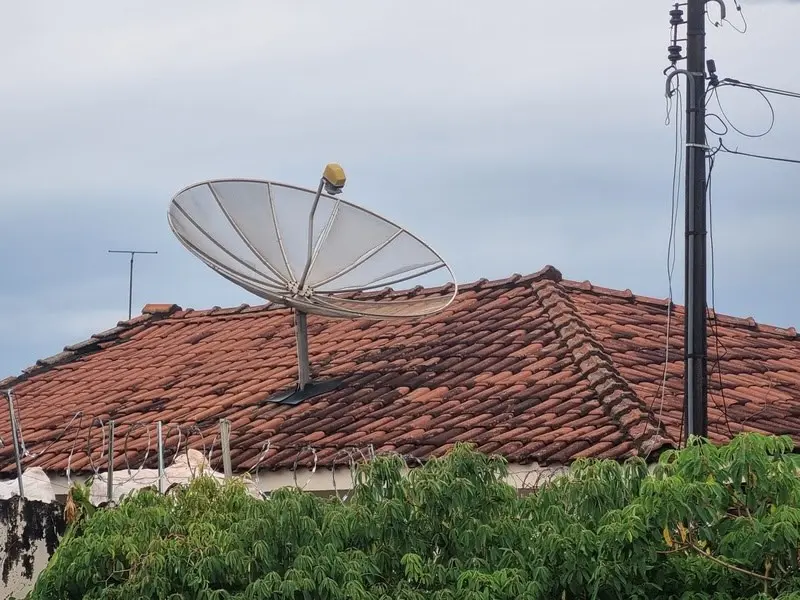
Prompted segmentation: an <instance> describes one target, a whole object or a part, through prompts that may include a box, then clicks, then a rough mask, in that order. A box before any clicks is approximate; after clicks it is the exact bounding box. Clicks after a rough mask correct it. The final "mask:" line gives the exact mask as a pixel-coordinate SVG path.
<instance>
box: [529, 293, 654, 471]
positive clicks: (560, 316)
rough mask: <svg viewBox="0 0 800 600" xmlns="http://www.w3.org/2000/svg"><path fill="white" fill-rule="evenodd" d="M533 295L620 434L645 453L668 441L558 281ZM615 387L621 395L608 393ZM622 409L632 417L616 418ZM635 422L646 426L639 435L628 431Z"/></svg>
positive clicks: (614, 389) (632, 427) (647, 453)
mask: <svg viewBox="0 0 800 600" xmlns="http://www.w3.org/2000/svg"><path fill="white" fill-rule="evenodd" d="M537 294H538V295H539V298H540V301H541V302H542V306H544V308H545V310H546V311H547V314H548V315H549V316H550V319H551V321H552V323H553V325H554V328H555V330H556V333H557V334H558V336H559V337H560V338H561V341H562V342H563V343H564V344H565V345H566V346H567V348H569V350H570V352H571V354H572V357H573V359H574V361H575V365H576V366H577V367H578V369H579V370H580V371H581V373H582V374H583V375H584V376H585V377H586V379H587V381H588V382H589V384H590V386H591V387H592V388H593V389H594V390H595V392H596V394H597V397H598V400H599V401H600V405H601V406H602V408H603V411H604V412H605V413H606V414H607V415H608V416H609V417H611V418H612V419H613V420H614V422H615V423H616V424H617V426H618V427H619V428H620V430H621V431H622V433H624V434H625V435H626V436H627V437H628V438H629V439H631V440H632V441H633V442H634V445H635V446H636V447H637V448H638V449H639V451H640V452H641V453H643V454H645V455H649V454H650V453H651V452H653V451H655V450H658V449H660V448H661V447H663V446H664V445H666V444H668V443H669V440H668V439H667V438H666V437H665V436H664V435H663V428H662V426H661V425H660V424H659V423H657V422H655V421H654V419H653V415H652V413H651V411H650V410H649V408H648V407H647V405H646V404H645V403H644V402H642V400H641V399H640V398H639V396H638V395H637V394H636V393H635V392H634V390H633V389H632V388H631V387H630V385H629V384H628V382H627V381H626V380H625V379H624V378H623V377H622V376H621V375H620V374H619V372H618V371H617V369H616V368H615V367H614V363H613V362H612V360H611V358H610V357H609V356H608V355H607V354H606V352H605V350H604V349H603V346H602V345H601V344H600V343H599V342H598V341H597V340H596V339H595V338H594V336H593V335H592V333H591V331H590V329H589V327H588V326H587V325H586V323H585V322H584V321H583V319H582V317H581V316H580V314H579V313H578V311H577V309H576V308H575V306H574V304H573V303H572V300H571V299H570V297H569V294H568V293H567V292H566V291H565V290H564V289H562V287H561V283H560V282H554V283H548V284H547V285H543V286H541V287H539V289H538V290H537ZM625 297H628V296H627V295H626V296H625ZM616 390H620V391H621V392H622V394H623V396H622V397H620V396H619V395H617V396H616V398H613V396H614V395H613V394H612V397H609V396H608V394H609V392H611V391H616ZM612 398H613V399H612ZM623 411H624V412H625V413H626V414H628V413H630V414H632V415H633V418H629V419H626V420H625V422H623V420H622V419H621V418H620V414H621V413H622V412H623ZM639 423H644V424H645V425H646V426H645V430H644V433H643V435H636V434H635V433H634V431H632V430H633V429H634V427H635V426H636V425H637V424H639Z"/></svg>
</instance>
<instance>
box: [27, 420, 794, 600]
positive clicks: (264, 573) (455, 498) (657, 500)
mask: <svg viewBox="0 0 800 600" xmlns="http://www.w3.org/2000/svg"><path fill="white" fill-rule="evenodd" d="M792 449H793V444H792V442H791V440H789V439H788V438H774V437H765V436H758V435H751V434H748V435H742V436H739V437H737V438H736V439H734V440H733V442H732V443H730V444H728V445H726V446H720V447H717V446H713V445H710V444H707V443H703V442H700V441H694V442H693V443H692V444H690V446H689V447H688V448H685V449H683V450H681V451H675V452H672V451H671V452H666V453H665V454H663V455H662V456H661V457H660V460H659V463H658V464H657V465H656V466H655V467H654V468H652V469H648V467H647V465H645V464H644V462H643V461H641V460H631V461H629V462H627V463H625V464H619V463H616V462H612V461H579V462H578V463H577V464H575V465H573V466H572V468H571V469H570V471H569V472H568V473H567V474H565V475H564V476H562V477H559V478H558V479H556V480H554V481H553V482H552V483H550V484H549V485H546V486H544V487H543V488H541V489H539V490H538V491H536V492H534V493H531V494H529V495H526V496H519V495H518V494H517V493H516V491H515V490H514V489H513V488H512V487H510V486H508V485H507V484H506V483H505V479H504V478H505V475H506V465H505V463H504V461H503V460H502V459H500V458H497V457H488V456H484V455H482V454H479V453H476V452H474V451H472V450H471V449H470V448H468V447H466V446H458V447H456V448H455V449H454V450H453V451H452V452H450V454H448V455H447V456H446V457H444V458H442V459H437V460H431V461H430V462H428V463H427V464H425V466H423V467H419V468H416V469H414V470H412V472H411V473H410V474H409V475H408V476H403V474H402V472H403V467H404V463H403V461H402V459H400V458H398V457H391V456H390V457H381V458H378V459H376V460H374V461H372V462H370V463H368V464H365V465H363V466H361V467H360V469H359V471H358V474H357V481H356V487H355V489H354V492H353V494H352V496H351V498H350V499H349V500H348V501H347V502H345V503H342V502H340V501H339V500H338V499H336V498H331V499H324V498H320V497H317V496H314V495H312V494H307V493H303V492H300V491H296V490H292V489H284V490H280V491H277V492H275V493H274V494H273V495H272V496H271V497H270V498H269V499H267V500H261V499H256V498H253V497H251V496H250V495H249V494H248V493H247V492H246V490H245V488H244V486H243V485H242V484H240V483H236V482H234V483H229V484H226V485H220V484H219V483H217V482H215V481H214V480H211V479H207V478H201V479H198V480H197V481H195V482H194V483H192V484H191V485H190V486H188V487H183V488H178V489H175V490H173V491H171V492H170V493H168V494H167V495H159V494H157V493H156V492H154V491H152V490H143V491H140V492H138V493H136V494H134V495H132V496H131V497H129V498H128V499H126V500H125V501H123V502H122V503H121V504H120V506H118V507H116V508H112V509H103V510H97V511H95V512H94V513H93V514H91V515H89V514H86V516H85V517H84V518H82V519H79V520H77V521H76V522H75V523H73V524H72V525H71V527H70V530H69V531H68V532H67V534H66V536H65V538H64V540H63V541H62V544H61V546H60V547H59V549H58V550H57V552H56V554H55V555H54V556H53V558H52V560H51V562H50V564H49V565H48V567H47V569H46V570H45V571H44V572H43V573H42V574H41V576H40V577H39V579H38V581H37V583H36V586H35V589H34V591H33V592H32V594H31V598H32V599H35V600H50V599H56V598H58V599H72V598H74V599H79V598H85V599H100V598H107V599H119V600H129V599H130V600H133V599H137V600H138V599H141V598H159V599H164V598H201V599H224V598H237V599H260V598H274V599H304V600H306V599H308V600H310V599H314V600H317V599H320V600H339V599H345V598H347V599H353V600H373V599H374V600H379V599H380V600H456V599H458V600H506V599H507V600H517V599H534V598H537V599H538V598H542V599H551V598H552V599H565V598H586V599H590V598H592V599H595V598H596V599H606V598H615V599H616V598H620V599H621V598H625V599H628V598H635V599H636V598H641V599H645V598H646V599H648V600H657V599H662V598H663V599H668V598H683V599H686V600H689V599H701V598H708V599H719V600H723V599H733V598H768V597H771V598H781V599H783V600H789V599H797V600H800V575H798V550H799V549H800V480H798V478H797V476H796V464H795V457H794V455H793V454H792V453H791V451H792Z"/></svg>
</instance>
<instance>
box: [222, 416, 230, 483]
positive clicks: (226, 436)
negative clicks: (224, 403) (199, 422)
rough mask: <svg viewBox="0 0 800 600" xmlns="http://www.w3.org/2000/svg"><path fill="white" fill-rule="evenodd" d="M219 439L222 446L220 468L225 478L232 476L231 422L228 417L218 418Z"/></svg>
mask: <svg viewBox="0 0 800 600" xmlns="http://www.w3.org/2000/svg"><path fill="white" fill-rule="evenodd" d="M219 439H220V445H221V446H222V468H223V470H224V472H225V479H230V478H231V477H232V476H233V468H232V467H231V422H230V421H228V419H220V420H219Z"/></svg>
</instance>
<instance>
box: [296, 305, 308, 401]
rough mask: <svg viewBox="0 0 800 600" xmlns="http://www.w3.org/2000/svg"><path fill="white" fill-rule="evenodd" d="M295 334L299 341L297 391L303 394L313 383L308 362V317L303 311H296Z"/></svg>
mask: <svg viewBox="0 0 800 600" xmlns="http://www.w3.org/2000/svg"><path fill="white" fill-rule="evenodd" d="M294 332H295V338H296V340H297V389H299V390H300V391H301V392H302V391H303V390H304V389H305V388H306V386H307V385H308V384H309V383H310V382H311V368H310V366H309V362H308V315H306V313H304V312H303V311H302V310H296V309H295V311H294Z"/></svg>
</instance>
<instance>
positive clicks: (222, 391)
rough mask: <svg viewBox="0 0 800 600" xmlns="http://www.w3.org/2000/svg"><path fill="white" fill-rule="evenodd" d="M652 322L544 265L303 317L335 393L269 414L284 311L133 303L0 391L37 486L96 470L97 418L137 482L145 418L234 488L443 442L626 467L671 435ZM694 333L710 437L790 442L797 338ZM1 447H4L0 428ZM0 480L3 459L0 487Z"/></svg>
mask: <svg viewBox="0 0 800 600" xmlns="http://www.w3.org/2000/svg"><path fill="white" fill-rule="evenodd" d="M381 293H382V294H384V295H385V294H387V292H381ZM436 293H442V290H441V289H439V290H424V289H419V288H415V289H414V290H409V291H399V292H391V294H395V295H397V296H405V295H409V294H411V295H419V294H436ZM666 309H667V303H666V301H665V300H658V299H653V298H645V297H641V296H635V295H633V294H632V293H631V292H630V291H629V290H625V291H617V290H610V289H607V288H600V287H597V286H593V285H592V284H591V283H589V282H583V283H578V282H574V281H566V280H562V278H561V274H560V273H559V272H558V271H557V270H556V269H554V268H552V267H547V268H545V269H543V270H542V271H540V272H538V273H534V274H531V275H526V276H520V275H513V276H512V277H509V278H507V279H503V280H498V281H487V280H485V279H482V280H480V281H478V282H476V283H474V284H471V285H466V286H463V287H462V288H461V290H460V292H459V295H458V296H457V298H456V299H455V301H454V302H453V304H452V305H451V307H450V308H449V309H448V310H447V311H445V312H444V313H441V314H439V315H436V316H434V317H431V318H429V319H426V320H424V321H386V322H378V323H375V322H365V321H348V320H330V319H325V318H322V317H317V316H313V315H312V316H310V317H309V320H308V327H309V332H310V340H309V345H310V356H311V363H312V371H313V373H314V375H315V376H316V377H322V378H324V377H337V378H340V379H341V384H340V386H339V387H338V388H336V389H334V390H332V391H329V392H327V393H324V394H322V395H319V396H316V397H313V398H311V399H308V400H305V401H303V402H302V403H300V404H298V405H296V406H288V405H283V404H275V403H273V402H268V401H267V400H268V398H269V397H270V396H272V395H273V394H275V393H276V392H279V391H281V390H286V389H288V388H290V387H291V386H292V385H293V383H294V378H295V377H296V374H297V367H296V363H295V360H296V358H295V347H294V330H293V326H292V316H291V313H290V311H289V310H286V309H282V308H278V307H275V306H261V307H250V306H247V305H242V306H240V307H236V308H231V309H220V308H217V307H215V308H213V309H211V310H208V311H195V310H191V309H188V310H183V309H181V308H179V307H177V306H175V305H170V304H149V305H147V306H146V307H145V308H144V310H143V311H142V312H143V314H142V315H140V316H137V317H135V318H133V319H131V320H130V321H125V322H121V323H119V324H117V326H116V327H114V328H112V329H110V330H108V331H105V332H102V333H100V334H96V335H94V336H92V337H91V338H90V339H89V340H86V341H85V342H80V343H78V344H73V345H71V346H68V347H67V348H65V349H64V351H63V352H61V353H59V354H57V355H55V356H53V357H50V358H47V359H43V360H40V361H38V362H37V363H36V365H35V366H33V367H31V368H30V369H27V370H26V371H25V372H24V373H23V374H22V375H21V376H19V377H17V378H9V379H7V380H5V381H4V382H0V384H2V385H4V386H5V387H9V386H13V388H14V392H15V396H16V400H17V406H18V410H19V417H20V423H21V426H22V432H23V435H24V438H25V441H26V443H27V448H28V450H29V454H28V456H26V457H25V459H24V462H25V464H26V465H27V466H33V465H39V466H42V467H43V468H46V469H48V470H53V471H64V470H66V469H67V468H68V467H69V468H70V469H71V471H72V472H76V471H81V470H84V471H92V470H93V469H94V468H98V465H99V463H100V461H101V459H102V461H105V458H104V457H102V455H103V433H104V432H103V430H102V429H103V426H105V422H106V421H107V420H108V419H110V418H113V419H114V420H115V422H116V424H117V430H116V439H117V442H116V445H115V448H116V452H115V454H116V456H117V458H116V463H115V464H116V466H117V468H125V467H126V465H131V466H133V467H134V468H135V467H137V466H138V464H139V463H140V462H141V461H142V459H143V458H144V456H145V454H147V455H148V462H149V463H150V465H152V464H153V461H154V459H155V439H154V435H155V427H154V423H155V422H156V421H157V420H162V421H163V422H164V423H165V425H164V431H165V434H167V436H168V442H167V446H169V448H168V451H167V454H168V455H169V454H170V452H171V453H172V455H174V453H175V451H176V448H177V443H178V438H179V437H180V439H181V444H182V446H183V447H186V446H187V445H188V446H191V447H194V448H197V449H200V450H203V451H206V452H208V451H209V450H211V449H212V448H213V451H214V457H213V458H212V465H216V464H218V463H219V441H218V421H219V419H220V418H222V417H225V418H227V419H229V420H230V421H231V424H232V439H231V446H232V448H231V455H232V461H233V464H234V468H236V469H238V470H247V469H251V468H256V467H257V468H258V469H261V470H264V469H280V468H293V467H295V466H302V467H303V468H306V467H311V466H313V465H314V463H315V459H314V452H316V462H317V465H318V466H332V465H334V464H338V465H345V464H347V463H348V461H349V460H350V457H351V456H368V455H371V454H374V453H382V452H391V451H397V452H401V453H403V454H406V455H409V456H413V457H416V458H417V459H425V458H426V457H429V456H438V455H440V454H441V453H442V452H444V451H446V450H447V449H448V448H450V447H452V445H453V444H454V443H455V442H457V441H470V442H473V443H475V444H476V446H477V447H478V449H480V450H482V451H485V452H500V453H503V454H504V455H506V456H507V457H508V458H509V460H513V461H517V462H520V463H531V462H540V463H564V462H569V461H571V460H573V459H575V458H578V457H612V458H624V457H627V456H631V455H636V454H639V455H642V454H649V453H652V452H657V451H659V450H660V449H662V448H664V447H666V446H670V445H672V444H673V442H674V441H675V440H677V439H678V438H679V435H680V427H681V414H682V413H681V406H682V391H683V390H682V380H681V377H682V364H681V356H680V351H681V348H682V345H683V341H682V338H681V336H682V333H681V332H682V330H683V314H684V313H683V310H682V309H681V308H680V307H675V308H674V310H673V312H672V314H673V322H672V323H671V325H670V331H671V339H670V362H669V364H668V365H667V376H666V386H665V387H664V388H663V389H664V392H663V398H662V391H661V390H662V385H661V384H662V378H663V377H664V346H665V335H666ZM710 326H713V331H712V332H717V333H718V334H719V347H720V352H719V360H717V356H716V344H715V343H713V342H712V343H710V345H709V346H710V351H711V354H712V356H711V357H710V358H711V361H710V366H711V367H712V368H714V369H716V370H715V371H714V375H713V377H712V378H711V379H712V381H711V382H710V387H711V391H712V397H711V400H710V407H709V415H710V436H711V437H712V438H713V439H716V440H722V439H725V438H726V437H727V436H729V435H730V433H735V432H737V431H743V430H747V431H763V432H769V433H789V434H791V435H793V436H795V438H796V439H798V440H799V441H800V408H798V407H800V403H798V402H796V401H795V400H798V399H800V337H798V335H797V332H796V330H795V329H792V328H790V329H780V328H776V327H770V326H765V325H761V324H757V323H755V322H754V321H753V320H752V319H737V318H733V317H726V316H723V315H715V316H714V319H713V320H712V321H711V323H710ZM717 371H719V374H717ZM720 382H721V383H720ZM100 420H102V421H103V423H102V424H101V423H100ZM0 438H2V439H3V440H6V441H7V440H10V438H11V436H10V424H9V419H8V414H7V412H3V411H0ZM267 443H269V447H267ZM312 448H313V450H314V451H313V452H312V451H311V449H312ZM267 449H268V450H269V451H268V452H267ZM354 449H357V451H356V450H354ZM87 452H88V454H87ZM260 459H263V460H262V461H261V462H259V460H260ZM13 468H14V460H13V453H12V447H11V444H10V443H6V444H5V445H3V446H2V447H0V471H2V472H5V473H9V472H11V471H13Z"/></svg>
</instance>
